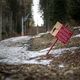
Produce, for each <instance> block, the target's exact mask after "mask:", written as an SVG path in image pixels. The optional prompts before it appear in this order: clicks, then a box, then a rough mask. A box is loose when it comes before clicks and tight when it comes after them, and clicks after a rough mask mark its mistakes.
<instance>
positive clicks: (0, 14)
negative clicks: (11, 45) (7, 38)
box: [0, 0, 2, 40]
mask: <svg viewBox="0 0 80 80" xmlns="http://www.w3.org/2000/svg"><path fill="white" fill-rule="evenodd" d="M1 39H2V0H0V40H1Z"/></svg>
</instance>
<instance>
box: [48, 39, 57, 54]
mask: <svg viewBox="0 0 80 80" xmlns="http://www.w3.org/2000/svg"><path fill="white" fill-rule="evenodd" d="M57 41H58V38H57V39H56V41H55V42H54V43H53V44H52V45H51V47H50V49H49V50H48V52H47V55H48V54H49V53H50V51H51V50H52V48H53V46H54V45H55V44H56V43H57Z"/></svg>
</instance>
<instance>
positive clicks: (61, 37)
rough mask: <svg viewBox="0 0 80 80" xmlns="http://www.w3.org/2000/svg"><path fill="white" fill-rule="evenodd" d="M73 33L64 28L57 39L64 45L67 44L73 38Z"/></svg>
mask: <svg viewBox="0 0 80 80" xmlns="http://www.w3.org/2000/svg"><path fill="white" fill-rule="evenodd" d="M72 34H73V33H72V32H71V31H70V30H69V29H68V28H67V27H65V26H62V27H61V29H60V30H59V32H58V33H57V35H56V37H57V38H58V40H60V41H61V42H62V43H64V44H66V43H67V42H68V41H69V39H70V38H71V36H72Z"/></svg>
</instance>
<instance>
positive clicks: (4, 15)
mask: <svg viewBox="0 0 80 80" xmlns="http://www.w3.org/2000/svg"><path fill="white" fill-rule="evenodd" d="M31 5H32V0H0V30H1V29H2V30H1V31H2V39H5V38H7V37H12V36H17V35H21V27H22V17H25V16H27V15H28V14H31V13H32V12H31ZM40 8H41V10H42V11H43V16H44V28H45V29H46V31H47V30H48V29H49V28H51V27H52V25H54V24H55V23H56V21H60V22H61V23H66V24H70V25H75V24H76V25H79V24H80V0H40ZM31 21H32V22H33V19H31V15H30V16H29V19H28V20H27V21H26V22H24V24H23V25H24V26H25V27H24V31H25V34H26V33H27V32H30V29H29V27H32V25H30V24H31ZM44 28H43V29H44ZM32 31H33V30H32ZM32 33H33V32H32ZM0 36H1V33H0Z"/></svg>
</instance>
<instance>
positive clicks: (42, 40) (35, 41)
mask: <svg viewBox="0 0 80 80" xmlns="http://www.w3.org/2000/svg"><path fill="white" fill-rule="evenodd" d="M52 40H55V38H54V37H53V36H52V35H51V34H44V35H42V36H41V37H35V38H32V39H31V40H30V41H29V43H30V47H29V48H28V49H29V50H33V51H37V50H42V49H45V48H47V47H49V46H50V45H51V43H52Z"/></svg>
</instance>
